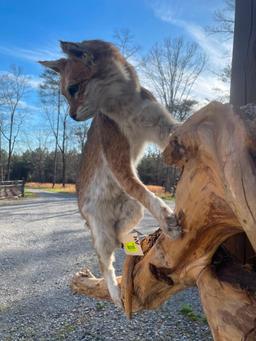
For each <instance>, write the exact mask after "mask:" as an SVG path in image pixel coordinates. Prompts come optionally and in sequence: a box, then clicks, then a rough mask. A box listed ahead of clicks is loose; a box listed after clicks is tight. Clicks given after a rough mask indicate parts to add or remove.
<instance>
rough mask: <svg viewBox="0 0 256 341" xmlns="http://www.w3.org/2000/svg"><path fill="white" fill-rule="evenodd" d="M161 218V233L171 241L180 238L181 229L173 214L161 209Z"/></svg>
mask: <svg viewBox="0 0 256 341" xmlns="http://www.w3.org/2000/svg"><path fill="white" fill-rule="evenodd" d="M162 217H163V219H162V221H163V224H162V225H161V226H160V227H161V229H162V230H163V232H164V233H166V234H167V235H168V236H169V237H170V238H171V239H173V240H176V239H179V238H181V236H182V228H181V226H179V225H178V223H177V220H176V217H175V214H174V213H172V212H170V211H169V210H168V209H167V208H165V207H164V208H162Z"/></svg>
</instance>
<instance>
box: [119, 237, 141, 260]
mask: <svg viewBox="0 0 256 341" xmlns="http://www.w3.org/2000/svg"><path fill="white" fill-rule="evenodd" d="M123 245H124V251H125V253H126V254H127V255H130V256H143V251H142V248H141V246H140V241H139V239H138V236H137V233H129V234H128V235H127V236H125V238H124V240H123Z"/></svg>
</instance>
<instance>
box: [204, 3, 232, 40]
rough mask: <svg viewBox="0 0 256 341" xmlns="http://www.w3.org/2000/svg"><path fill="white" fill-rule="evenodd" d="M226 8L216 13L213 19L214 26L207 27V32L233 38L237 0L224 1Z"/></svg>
mask: <svg viewBox="0 0 256 341" xmlns="http://www.w3.org/2000/svg"><path fill="white" fill-rule="evenodd" d="M224 4H225V6H224V8H221V9H218V10H216V11H215V12H214V16H213V19H214V21H215V25H214V26H207V28H206V30H207V32H209V33H210V34H216V33H217V34H222V35H224V36H225V37H226V38H228V39H230V38H232V36H233V34H234V23H235V18H234V13H235V0H224Z"/></svg>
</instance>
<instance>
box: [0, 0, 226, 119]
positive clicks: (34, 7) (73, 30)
mask: <svg viewBox="0 0 256 341" xmlns="http://www.w3.org/2000/svg"><path fill="white" fill-rule="evenodd" d="M222 7H223V0H73V1H71V0H68V1H67V0H61V1H57V0H55V1H54V0H51V1H50V0H43V1H39V0H22V1H21V0H0V22H1V29H0V72H3V71H5V70H8V68H9V66H10V65H11V64H17V65H19V66H21V67H22V69H23V72H24V73H25V74H27V75H29V76H30V77H31V86H32V88H33V90H32V91H31V95H30V96H29V97H28V98H27V99H26V101H27V102H28V103H27V104H28V106H30V107H31V109H32V110H33V108H34V109H35V108H36V107H37V102H38V96H37V94H36V86H37V85H38V80H39V75H40V73H41V72H42V67H41V66H40V65H39V64H37V62H36V61H37V60H40V59H46V60H47V59H54V58H58V57H59V55H60V50H59V47H58V40H67V41H80V40H86V39H95V38H100V39H104V40H110V41H111V40H113V31H114V30H115V29H122V28H125V29H129V30H130V31H131V33H132V34H133V35H134V37H135V41H136V42H137V43H138V44H139V45H140V46H141V51H140V55H143V54H145V53H146V52H147V51H148V50H149V48H150V47H151V46H152V45H153V44H154V43H155V42H157V41H161V40H162V39H163V38H165V37H168V36H169V37H177V36H180V35H183V36H184V37H185V38H186V39H187V40H189V41H195V42H197V43H198V44H199V46H200V47H201V48H202V50H203V51H204V52H205V53H206V55H207V57H208V66H207V69H206V70H205V72H204V74H202V75H201V77H200V79H199V81H198V82H197V85H196V88H195V92H194V95H195V96H196V97H198V98H200V99H204V98H214V96H215V94H214V92H213V90H212V89H213V88H214V87H222V86H223V85H222V84H220V82H219V81H218V79H217V77H216V76H215V75H214V72H217V71H219V70H220V69H221V68H222V67H224V66H225V65H226V64H227V58H226V55H227V54H230V52H231V42H230V41H221V40H220V39H219V37H216V36H215V37H214V36H208V35H207V34H206V33H205V30H204V28H205V26H207V25H210V24H211V23H212V17H213V12H214V10H216V9H218V8H222ZM35 115H40V111H37V110H35Z"/></svg>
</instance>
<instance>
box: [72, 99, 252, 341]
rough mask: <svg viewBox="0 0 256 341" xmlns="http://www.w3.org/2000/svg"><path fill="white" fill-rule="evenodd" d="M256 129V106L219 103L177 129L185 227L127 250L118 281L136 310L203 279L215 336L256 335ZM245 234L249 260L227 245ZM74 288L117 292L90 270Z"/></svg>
mask: <svg viewBox="0 0 256 341" xmlns="http://www.w3.org/2000/svg"><path fill="white" fill-rule="evenodd" d="M255 132H256V113H255V112H254V107H253V106H247V107H246V108H244V109H243V110H236V111H235V110H234V109H233V108H232V106H230V105H222V104H220V103H217V102H214V103H211V104H209V105H208V106H206V107H204V108H203V109H201V110H200V111H198V112H196V113H195V114H194V115H193V116H192V117H191V118H189V119H188V120H187V121H186V122H185V123H184V124H182V125H180V126H179V127H178V128H177V130H176V132H175V133H174V134H173V135H172V137H171V141H170V144H169V146H168V147H167V148H166V150H165V151H164V158H165V161H166V163H168V164H170V165H173V164H176V165H177V166H178V167H180V168H181V169H182V175H181V179H180V181H179V183H178V185H177V192H176V216H177V220H178V222H179V224H180V225H181V226H182V228H183V231H184V234H183V238H182V239H180V240H176V241H172V240H171V239H169V238H168V237H167V236H166V235H164V234H163V233H161V231H160V230H158V231H156V232H155V233H154V234H152V235H150V236H147V237H146V238H144V240H143V241H142V248H143V250H144V256H141V257H131V256H128V257H126V259H125V262H124V267H123V274H122V277H119V278H118V281H119V283H120V286H121V291H122V296H123V302H124V310H125V312H126V314H127V315H128V316H129V317H130V316H131V314H132V312H135V311H139V310H142V309H155V308H157V307H159V306H160V305H161V304H162V303H163V302H164V301H166V300H167V299H168V298H170V297H171V296H172V295H173V294H175V293H176V292H178V291H180V290H183V289H185V288H187V287H190V286H195V285H196V286H197V287H198V289H199V292H200V297H201V301H202V305H203V308H204V311H205V314H206V317H207V320H208V323H209V325H210V328H211V331H212V334H213V337H214V340H221V341H223V340H226V341H230V340H232V341H236V340H256V271H255V270H256V262H255V261H256V258H255V251H256V163H255V162H256V133H255ZM240 234H243V235H244V236H247V237H248V240H249V242H248V244H250V252H249V253H248V254H249V256H250V257H247V264H241V263H239V262H237V259H236V257H234V255H230V254H229V253H228V252H227V251H226V248H225V243H228V239H229V238H230V237H232V236H235V235H240ZM238 252H239V251H238ZM72 288H73V290H74V291H76V292H79V293H82V294H85V295H91V296H94V297H97V298H99V299H109V295H108V291H107V288H106V285H105V282H104V280H103V279H98V278H95V277H94V276H93V275H92V274H91V273H89V272H88V271H81V272H80V273H78V274H76V275H75V277H74V278H73V282H72Z"/></svg>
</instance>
